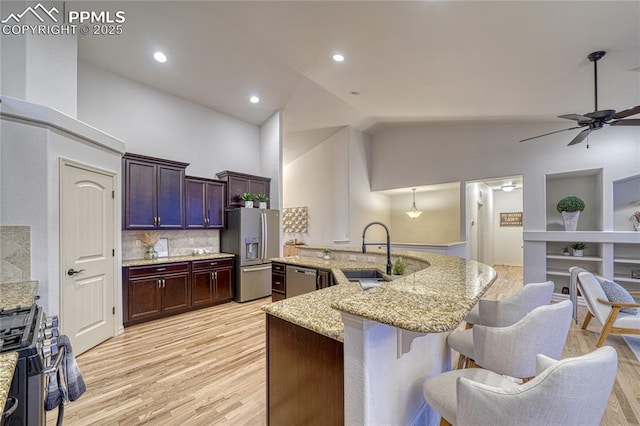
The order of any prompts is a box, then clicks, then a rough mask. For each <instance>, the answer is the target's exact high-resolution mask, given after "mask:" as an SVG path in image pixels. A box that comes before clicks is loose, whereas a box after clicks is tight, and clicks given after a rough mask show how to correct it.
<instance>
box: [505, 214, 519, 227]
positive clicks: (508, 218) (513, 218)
mask: <svg viewBox="0 0 640 426" xmlns="http://www.w3.org/2000/svg"><path fill="white" fill-rule="evenodd" d="M500 226H522V212H507V213H500Z"/></svg>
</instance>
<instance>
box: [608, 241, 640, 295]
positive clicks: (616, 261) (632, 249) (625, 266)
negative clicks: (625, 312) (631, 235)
mask: <svg viewBox="0 0 640 426" xmlns="http://www.w3.org/2000/svg"><path fill="white" fill-rule="evenodd" d="M613 280H614V281H615V282H617V283H618V284H620V285H622V286H624V287H625V288H626V289H627V290H635V291H640V245H638V244H620V243H616V244H614V245H613Z"/></svg>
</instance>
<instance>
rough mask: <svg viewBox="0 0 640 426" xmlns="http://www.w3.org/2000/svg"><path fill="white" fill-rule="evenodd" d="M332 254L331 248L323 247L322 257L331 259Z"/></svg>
mask: <svg viewBox="0 0 640 426" xmlns="http://www.w3.org/2000/svg"><path fill="white" fill-rule="evenodd" d="M330 254H331V250H329V249H323V250H322V258H323V259H326V260H329V259H331V256H330Z"/></svg>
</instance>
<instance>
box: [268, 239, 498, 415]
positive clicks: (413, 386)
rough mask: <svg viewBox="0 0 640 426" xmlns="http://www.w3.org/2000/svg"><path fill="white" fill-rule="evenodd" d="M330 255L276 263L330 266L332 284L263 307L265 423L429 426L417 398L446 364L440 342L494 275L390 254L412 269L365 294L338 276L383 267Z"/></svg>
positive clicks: (456, 263) (465, 265) (460, 263)
mask: <svg viewBox="0 0 640 426" xmlns="http://www.w3.org/2000/svg"><path fill="white" fill-rule="evenodd" d="M332 250H333V253H332V254H333V256H334V259H332V260H328V261H325V260H322V259H318V258H317V257H311V256H293V257H284V258H278V259H272V260H273V261H274V262H281V263H285V264H290V265H297V266H303V267H310V268H323V269H329V270H331V272H332V274H333V275H334V278H335V280H336V282H337V283H338V285H336V286H332V287H329V288H326V289H322V290H318V291H314V292H311V293H307V294H303V295H300V296H297V297H293V298H291V299H285V300H282V301H279V302H276V303H272V304H270V305H266V306H264V307H263V309H264V310H265V312H266V313H267V314H268V315H267V363H268V418H269V422H270V423H271V424H279V423H280V422H282V421H291V419H292V417H291V416H292V415H295V416H296V417H297V419H305V420H310V421H311V423H313V422H317V423H324V424H341V423H345V424H413V423H421V424H432V423H433V422H434V421H436V420H437V416H436V415H435V414H434V413H432V412H430V409H429V407H428V406H426V405H425V403H424V401H423V399H422V383H423V381H424V379H425V378H426V377H428V376H431V375H433V374H437V373H439V372H441V371H445V370H447V369H448V368H449V367H450V351H449V349H448V348H447V346H446V337H447V335H448V334H449V332H451V331H452V330H453V329H455V328H456V327H457V326H458V325H459V324H460V322H461V321H462V319H463V318H464V316H465V315H466V314H467V313H468V312H469V310H471V308H472V307H473V306H474V305H475V304H476V303H477V301H478V299H479V298H480V297H481V296H482V295H483V294H484V292H485V291H486V290H487V289H488V288H489V287H490V285H491V284H492V283H493V282H494V280H495V278H496V273H495V271H494V270H493V268H491V267H489V266H487V265H484V264H481V263H478V262H475V261H469V260H465V259H461V258H457V257H451V256H444V255H438V254H430V253H418V252H393V253H392V254H393V256H394V257H397V256H402V257H403V259H405V260H406V261H408V262H409V263H411V264H412V266H413V268H412V269H413V270H414V272H413V273H411V274H408V275H405V276H403V277H401V278H398V279H395V280H393V281H390V282H385V283H382V284H381V285H380V286H379V287H376V288H372V289H369V290H363V289H362V288H361V286H360V284H359V283H357V282H349V281H348V280H347V278H346V276H345V275H344V273H343V272H342V270H345V269H372V268H377V269H379V270H380V271H381V272H382V271H384V261H383V262H382V263H370V262H364V261H362V260H361V259H360V261H359V260H356V261H353V260H345V259H350V258H353V256H354V255H353V254H352V253H358V254H359V255H361V253H360V251H359V250H357V249H332ZM376 255H377V256H379V257H380V258H382V259H383V258H384V256H382V254H381V253H377V254H376ZM335 257H338V259H335ZM369 257H370V254H368V256H367V259H369ZM284 359H288V361H287V362H288V365H289V367H288V368H287V363H284V362H283V360H284ZM294 364H295V367H294V366H293V365H294ZM338 382H341V383H338ZM336 383H337V385H335V386H333V385H331V384H336ZM310 395H313V397H312V398H311V397H310ZM343 395H344V397H343ZM342 404H343V405H342ZM305 405H306V406H308V408H309V410H307V411H305V409H304V406H305ZM342 406H343V407H344V409H343V410H342V412H333V411H332V410H334V411H336V407H338V408H337V411H340V408H341V407H342ZM296 422H297V420H296Z"/></svg>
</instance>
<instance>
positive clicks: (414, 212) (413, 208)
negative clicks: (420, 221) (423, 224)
mask: <svg viewBox="0 0 640 426" xmlns="http://www.w3.org/2000/svg"><path fill="white" fill-rule="evenodd" d="M411 190H412V191H413V204H412V205H411V208H410V209H409V211H407V212H405V213H407V216H409V217H410V218H411V219H416V218H417V217H418V216H420V215H421V214H422V210H418V209H417V208H416V188H412V189H411Z"/></svg>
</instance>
